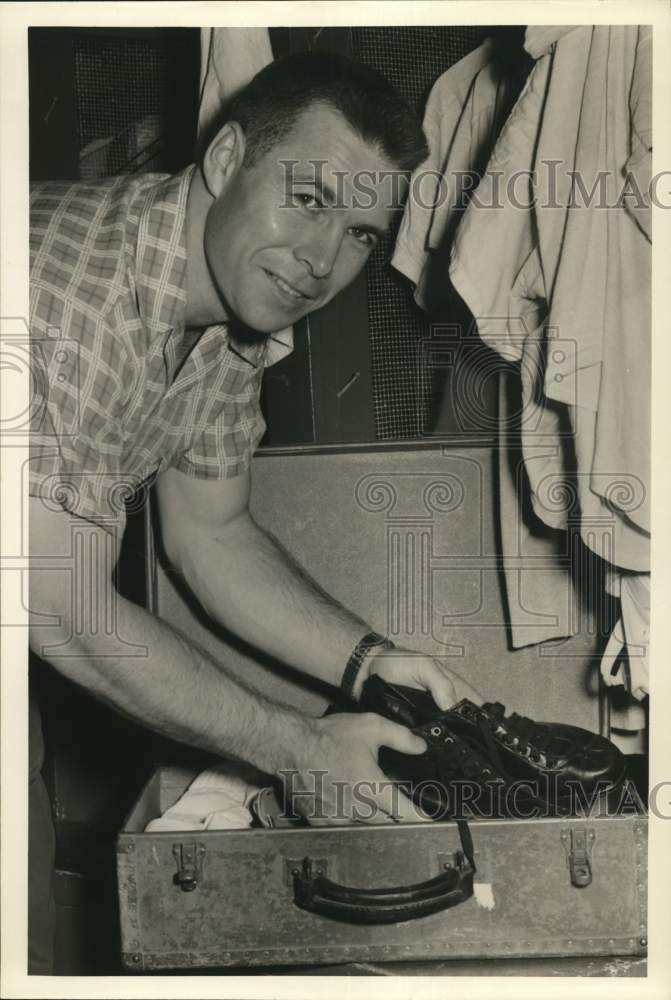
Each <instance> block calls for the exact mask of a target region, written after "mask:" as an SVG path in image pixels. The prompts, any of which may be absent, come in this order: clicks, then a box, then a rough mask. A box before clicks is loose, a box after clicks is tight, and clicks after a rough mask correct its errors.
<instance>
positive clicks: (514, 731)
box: [476, 702, 553, 768]
mask: <svg viewBox="0 0 671 1000" xmlns="http://www.w3.org/2000/svg"><path fill="white" fill-rule="evenodd" d="M476 712H477V716H476V721H477V725H478V729H479V730H480V734H481V736H482V739H483V742H484V744H485V746H486V747H487V751H488V752H489V753H490V754H491V756H492V758H493V760H494V761H496V763H497V765H498V766H501V767H502V763H501V755H500V753H499V748H498V747H497V745H496V741H495V739H494V737H498V739H499V740H501V742H503V743H505V744H506V746H509V747H511V748H512V749H513V750H515V751H516V752H517V753H519V754H520V755H521V756H523V757H527V758H528V759H529V760H531V761H533V762H534V763H536V764H540V765H541V767H546V768H551V767H552V766H553V764H552V761H551V760H550V758H549V757H548V755H547V754H546V753H544V752H543V751H542V750H540V749H538V747H537V746H535V744H534V742H533V737H534V735H535V733H536V732H537V731H538V727H537V725H536V723H535V722H534V721H533V719H529V718H527V716H525V715H518V714H517V712H512V713H511V714H510V715H509V716H506V715H505V714H504V713H505V708H504V706H503V705H502V704H501V703H500V702H495V703H494V704H493V705H488V706H487V707H486V709H485V710H484V711H480V710H477V709H476Z"/></svg>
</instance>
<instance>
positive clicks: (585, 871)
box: [561, 828, 596, 889]
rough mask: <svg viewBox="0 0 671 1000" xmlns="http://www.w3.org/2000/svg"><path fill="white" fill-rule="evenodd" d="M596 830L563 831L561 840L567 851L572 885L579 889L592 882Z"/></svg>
mask: <svg viewBox="0 0 671 1000" xmlns="http://www.w3.org/2000/svg"><path fill="white" fill-rule="evenodd" d="M595 836H596V835H595V833H594V830H591V829H587V828H585V829H581V830H573V829H569V830H562V832H561V839H562V843H563V845H564V850H565V851H566V860H567V862H568V867H569V872H570V874H571V884H572V885H574V886H576V887H577V888H578V889H581V888H583V887H584V886H586V885H590V884H591V882H592V863H591V860H590V856H591V853H592V844H593V843H594V838H595Z"/></svg>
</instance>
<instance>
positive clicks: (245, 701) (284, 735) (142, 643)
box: [31, 595, 310, 772]
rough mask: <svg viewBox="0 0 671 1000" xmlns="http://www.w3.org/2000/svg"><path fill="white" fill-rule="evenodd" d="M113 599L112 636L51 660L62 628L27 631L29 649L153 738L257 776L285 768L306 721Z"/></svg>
mask: <svg viewBox="0 0 671 1000" xmlns="http://www.w3.org/2000/svg"><path fill="white" fill-rule="evenodd" d="M115 600H116V607H117V629H116V634H115V635H114V636H104V635H86V634H84V635H80V636H77V637H76V638H75V639H73V640H70V642H69V643H68V645H67V647H62V648H63V652H61V654H60V655H58V651H56V650H54V648H53V647H54V646H56V645H57V644H58V643H63V642H64V640H66V639H67V638H68V632H69V628H68V627H67V624H66V623H63V624H61V625H60V626H56V627H54V628H50V629H48V630H44V629H42V628H39V629H34V630H33V632H32V635H31V645H32V647H33V649H35V651H37V652H39V653H40V655H43V657H44V659H47V660H48V661H49V662H51V663H52V664H53V665H54V666H55V667H56V668H57V669H58V670H60V671H61V672H62V673H63V674H65V675H66V676H67V677H69V678H70V679H71V680H73V681H75V682H76V683H79V684H81V685H82V686H84V687H85V688H86V689H87V690H89V691H90V692H91V694H93V695H94V696H95V697H98V698H100V699H101V700H103V701H105V702H107V703H108V704H109V705H111V706H112V707H113V708H115V709H116V710H117V711H120V712H122V713H123V714H124V715H126V716H128V717H130V718H132V719H134V720H135V721H137V722H140V723H142V724H144V725H146V726H148V727H150V728H151V729H154V730H156V731H157V732H160V733H162V734H164V735H167V736H169V737H171V738H173V739H176V740H179V741H181V742H184V743H189V744H191V745H193V746H197V747H200V748H202V749H204V750H208V751H211V752H214V753H217V754H222V755H233V756H236V757H240V758H242V759H244V760H246V761H248V762H250V763H252V764H254V765H255V766H257V767H259V768H260V769H261V770H264V771H268V772H273V771H275V770H276V769H277V768H278V767H286V766H291V764H292V753H291V747H292V746H293V745H295V743H296V741H297V740H300V739H301V738H302V736H303V735H304V731H305V730H306V728H307V727H309V724H310V723H309V720H308V719H307V718H305V717H303V716H300V715H299V714H298V713H296V712H294V711H293V710H291V709H289V708H285V707H284V706H279V705H274V704H272V703H271V702H268V701H267V700H266V699H264V698H263V697H261V696H260V695H258V694H256V693H255V692H252V691H251V690H249V689H247V688H246V687H244V686H243V685H242V684H240V683H239V682H238V681H237V680H236V679H234V678H232V677H231V676H229V675H228V674H226V673H225V672H224V670H223V669H222V668H221V667H220V666H219V665H218V664H217V663H215V662H214V661H213V660H212V659H211V657H209V655H208V654H207V653H206V652H205V651H204V650H202V649H201V648H199V647H197V646H195V645H194V644H193V643H191V642H189V641H188V640H187V639H186V638H185V637H184V636H183V635H181V634H180V633H179V632H177V631H176V630H175V629H173V628H171V627H170V626H169V625H168V624H167V623H165V622H163V621H162V620H161V619H158V618H155V617H154V616H152V615H150V614H149V613H148V612H146V611H144V610H143V609H142V608H139V607H137V606H136V605H134V604H131V603H130V602H128V601H126V600H124V599H123V598H121V597H120V596H118V595H115ZM119 637H122V639H120V638H119ZM45 647H46V648H45ZM138 654H140V655H138Z"/></svg>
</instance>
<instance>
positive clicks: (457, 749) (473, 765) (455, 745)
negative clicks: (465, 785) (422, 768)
mask: <svg viewBox="0 0 671 1000" xmlns="http://www.w3.org/2000/svg"><path fill="white" fill-rule="evenodd" d="M429 731H430V733H431V735H432V736H433V737H434V738H439V737H441V736H442V741H441V750H442V756H443V759H445V758H447V763H448V764H450V765H452V764H454V763H456V764H457V771H458V773H459V774H463V775H464V777H466V778H468V779H469V780H470V779H473V780H475V781H481V779H482V778H488V777H490V776H491V777H494V775H493V773H492V770H491V768H490V767H488V766H487V763H486V762H483V760H482V755H481V754H480V753H479V751H478V750H476V749H475V748H474V747H472V746H471V745H470V744H469V743H467V742H465V741H464V740H458V739H455V737H454V736H453V735H452V734H451V733H450V732H449V731H446V730H444V729H443V727H442V726H440V725H434V726H432V727H431V728H430V730H429ZM483 763H484V767H483Z"/></svg>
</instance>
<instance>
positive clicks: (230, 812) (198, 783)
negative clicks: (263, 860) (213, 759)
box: [145, 763, 262, 833]
mask: <svg viewBox="0 0 671 1000" xmlns="http://www.w3.org/2000/svg"><path fill="white" fill-rule="evenodd" d="M261 791H262V789H261V788H259V787H258V786H257V785H252V784H250V783H249V782H248V781H246V780H245V779H244V778H243V777H241V776H240V775H239V774H236V773H235V765H232V764H229V763H224V764H220V765H216V766H214V767H210V768H208V769H207V770H206V771H201V773H200V774H199V775H198V777H197V778H196V779H195V780H194V781H192V782H191V784H190V785H189V787H188V788H187V790H186V791H185V792H184V794H183V795H182V796H181V797H180V798H179V799H178V800H177V802H175V804H174V805H172V806H170V807H169V808H168V809H166V811H165V812H164V813H163V815H162V816H159V817H158V818H157V819H152V820H151V821H150V822H149V823H148V824H147V826H146V827H145V832H146V833H158V832H160V831H161V830H164V831H165V830H240V829H244V828H245V827H248V826H251V824H252V821H253V818H254V813H253V812H252V803H253V801H254V799H255V798H256V797H257V796H258V795H259V793H260V792H261Z"/></svg>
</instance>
